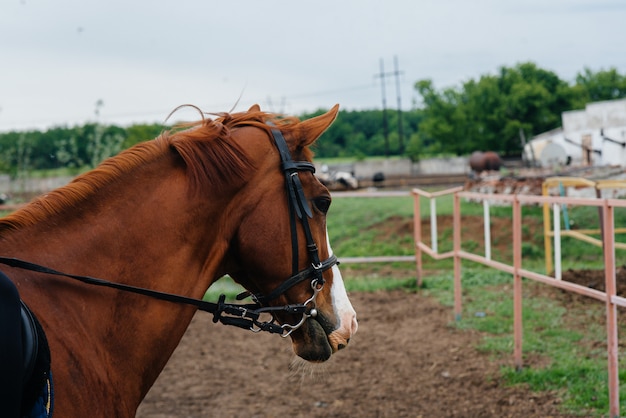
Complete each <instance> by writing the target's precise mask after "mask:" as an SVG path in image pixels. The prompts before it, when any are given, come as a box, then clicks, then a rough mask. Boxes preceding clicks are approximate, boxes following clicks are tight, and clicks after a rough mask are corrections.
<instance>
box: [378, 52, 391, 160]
mask: <svg viewBox="0 0 626 418" xmlns="http://www.w3.org/2000/svg"><path fill="white" fill-rule="evenodd" d="M388 75H389V74H386V73H385V64H384V62H383V59H382V58H381V59H380V73H378V74H376V75H375V76H374V77H380V86H381V88H382V97H383V134H384V135H385V157H389V126H388V124H387V97H386V95H385V77H387V76H388Z"/></svg>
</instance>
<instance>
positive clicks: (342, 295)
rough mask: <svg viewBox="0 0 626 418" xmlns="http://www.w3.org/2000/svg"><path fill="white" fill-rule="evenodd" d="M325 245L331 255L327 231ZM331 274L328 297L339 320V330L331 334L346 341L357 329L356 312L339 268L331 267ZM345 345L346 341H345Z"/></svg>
mask: <svg viewBox="0 0 626 418" xmlns="http://www.w3.org/2000/svg"><path fill="white" fill-rule="evenodd" d="M326 244H327V245H328V255H329V256H331V255H333V250H332V248H331V247H330V240H329V238H328V231H326ZM332 272H333V284H332V287H331V288H330V295H331V298H332V302H333V309H334V311H335V315H337V318H339V321H340V322H339V324H338V325H339V328H337V330H335V331H334V332H333V334H335V333H338V334H340V335H342V336H343V337H344V338H345V339H346V340H348V339H350V337H351V336H352V335H354V333H355V332H356V330H357V328H358V323H357V320H356V312H355V310H354V308H353V307H352V304H351V303H350V299H348V294H347V292H346V287H345V285H344V283H343V277H342V276H341V272H340V271H339V267H337V265H336V264H335V265H334V266H333V267H332ZM346 343H347V341H346Z"/></svg>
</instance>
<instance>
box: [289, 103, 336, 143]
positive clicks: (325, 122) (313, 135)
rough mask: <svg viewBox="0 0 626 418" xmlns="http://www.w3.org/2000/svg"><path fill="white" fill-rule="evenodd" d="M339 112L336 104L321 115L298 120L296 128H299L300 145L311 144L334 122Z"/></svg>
mask: <svg viewBox="0 0 626 418" xmlns="http://www.w3.org/2000/svg"><path fill="white" fill-rule="evenodd" d="M338 113H339V105H338V104H336V105H335V106H333V108H332V109H330V110H329V111H328V112H326V113H324V114H323V115H319V116H316V117H314V118H311V119H307V120H305V121H303V122H300V124H299V125H298V129H299V130H300V138H301V140H302V143H301V144H300V146H302V147H306V146H309V145H311V144H312V143H313V142H315V141H316V140H317V138H319V137H320V136H321V135H322V134H323V133H324V131H326V129H328V127H329V126H330V125H331V124H332V123H333V122H334V120H335V119H336V118H337V114H338Z"/></svg>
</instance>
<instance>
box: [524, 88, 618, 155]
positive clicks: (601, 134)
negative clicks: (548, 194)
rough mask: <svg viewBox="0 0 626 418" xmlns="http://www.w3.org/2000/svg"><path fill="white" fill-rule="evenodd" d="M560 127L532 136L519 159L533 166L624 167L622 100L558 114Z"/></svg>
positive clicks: (595, 104) (589, 105) (590, 105)
mask: <svg viewBox="0 0 626 418" xmlns="http://www.w3.org/2000/svg"><path fill="white" fill-rule="evenodd" d="M561 121H562V124H563V126H562V128H558V129H554V130H552V131H548V132H544V133H542V134H540V135H537V136H536V137H534V138H533V139H532V140H531V141H530V142H529V143H528V144H526V146H525V147H524V152H523V155H522V157H523V158H524V160H525V161H528V162H532V161H534V162H535V165H537V166H543V167H550V166H552V167H553V166H564V165H569V164H571V165H593V166H604V165H619V166H624V167H626V99H620V100H608V101H604V102H595V103H590V104H588V105H587V106H586V107H585V109H584V110H570V111H567V112H563V113H562V115H561Z"/></svg>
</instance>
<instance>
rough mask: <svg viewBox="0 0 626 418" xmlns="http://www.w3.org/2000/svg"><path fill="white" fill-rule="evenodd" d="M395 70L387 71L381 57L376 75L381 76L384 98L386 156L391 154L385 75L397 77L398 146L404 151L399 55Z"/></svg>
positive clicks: (396, 58) (394, 59)
mask: <svg viewBox="0 0 626 418" xmlns="http://www.w3.org/2000/svg"><path fill="white" fill-rule="evenodd" d="M393 61H394V71H393V72H390V73H386V72H385V66H384V63H383V59H382V58H381V59H380V73H378V74H376V75H375V76H374V77H377V78H380V86H381V89H382V98H383V133H384V135H385V156H386V157H388V156H389V123H388V121H387V97H386V94H385V77H390V76H394V77H395V78H396V96H397V100H398V148H399V151H400V152H402V151H404V132H403V129H402V100H401V98H400V74H402V72H401V71H400V70H399V69H398V56H397V55H396V56H394V58H393Z"/></svg>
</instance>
